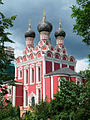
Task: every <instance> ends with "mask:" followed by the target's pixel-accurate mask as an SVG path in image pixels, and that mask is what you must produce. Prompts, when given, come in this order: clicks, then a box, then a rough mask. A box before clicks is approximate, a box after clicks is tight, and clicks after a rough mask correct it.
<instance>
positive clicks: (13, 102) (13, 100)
mask: <svg viewBox="0 0 90 120" xmlns="http://www.w3.org/2000/svg"><path fill="white" fill-rule="evenodd" d="M12 104H13V106H15V86H13V99H12Z"/></svg>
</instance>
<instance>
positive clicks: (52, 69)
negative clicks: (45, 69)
mask: <svg viewBox="0 0 90 120" xmlns="http://www.w3.org/2000/svg"><path fill="white" fill-rule="evenodd" d="M53 71H54V61H52V72H53Z"/></svg>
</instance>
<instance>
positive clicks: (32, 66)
mask: <svg viewBox="0 0 90 120" xmlns="http://www.w3.org/2000/svg"><path fill="white" fill-rule="evenodd" d="M32 68H33V69H34V82H32ZM33 84H35V65H34V64H32V65H30V85H33Z"/></svg>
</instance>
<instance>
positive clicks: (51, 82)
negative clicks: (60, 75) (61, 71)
mask: <svg viewBox="0 0 90 120" xmlns="http://www.w3.org/2000/svg"><path fill="white" fill-rule="evenodd" d="M51 98H52V99H53V76H51Z"/></svg>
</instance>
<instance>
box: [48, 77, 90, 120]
mask: <svg viewBox="0 0 90 120" xmlns="http://www.w3.org/2000/svg"><path fill="white" fill-rule="evenodd" d="M88 88H89V87H88V86H87V85H86V86H84V85H76V84H75V83H74V82H70V81H68V80H66V79H64V78H62V79H61V80H60V86H59V89H60V91H58V92H57V94H56V95H55V99H54V100H52V101H51V102H50V114H51V118H52V120H59V119H62V120H79V119H80V120H88V119H89V110H90V107H89V106H90V103H89V93H88V91H89V89H88Z"/></svg>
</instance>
